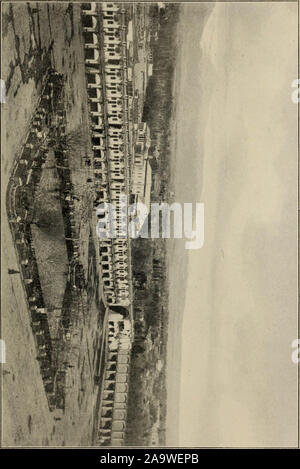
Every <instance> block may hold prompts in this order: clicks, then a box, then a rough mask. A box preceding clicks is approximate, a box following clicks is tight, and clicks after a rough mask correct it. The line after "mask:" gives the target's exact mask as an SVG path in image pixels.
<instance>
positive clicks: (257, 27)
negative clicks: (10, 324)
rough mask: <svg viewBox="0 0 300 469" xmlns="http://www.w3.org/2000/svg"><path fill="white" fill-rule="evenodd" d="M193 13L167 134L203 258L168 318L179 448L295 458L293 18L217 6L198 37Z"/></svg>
mask: <svg viewBox="0 0 300 469" xmlns="http://www.w3.org/2000/svg"><path fill="white" fill-rule="evenodd" d="M203 8H205V6H204V5H201V4H198V5H195V4H194V5H192V4H188V5H185V6H184V7H183V13H182V15H183V16H182V21H181V26H180V34H181V59H180V64H179V71H180V73H179V74H178V77H179V76H180V89H181V90H182V93H181V94H180V95H179V97H178V109H177V112H178V114H177V122H178V126H180V123H183V122H189V124H190V132H191V134H193V136H192V138H191V139H190V146H189V140H188V139H185V140H184V141H183V142H182V141H178V142H177V157H178V158H180V157H181V155H182V157H183V158H185V161H186V164H188V161H189V158H190V160H191V161H195V160H196V161H197V162H198V173H196V174H197V180H198V182H199V184H198V186H197V192H198V195H197V200H198V201H200V202H204V204H205V244H204V247H203V248H202V249H201V250H199V251H197V252H196V251H190V252H189V254H188V256H189V268H188V278H187V290H186V302H185V308H184V311H183V312H182V311H180V312H179V314H182V316H183V341H182V373H181V397H180V410H179V420H180V425H179V442H178V443H179V445H180V446H181V445H185V446H194V445H195V446H222V445H223V446H224V445H225V446H285V445H287V446H288V445H296V444H297V367H296V365H294V364H293V363H292V361H291V351H292V349H291V342H292V341H293V339H295V338H296V337H297V264H296V243H297V231H296V210H297V201H296V198H297V153H296V152H297V106H296V105H295V104H293V103H292V101H291V92H292V88H291V83H292V81H293V80H294V79H295V78H296V77H297V4H290V3H289V4H284V3H273V4H268V3H260V4H258V3H252V4H251V3H249V4H245V3H243V4H238V3H219V4H217V5H215V7H214V9H213V10H212V12H211V13H210V15H209V18H208V20H207V23H206V25H205V27H204V30H203V31H202V27H201V26H200V27H199V24H200V23H199V21H200V18H201V15H202V14H203V11H204V10H202V9H203ZM201 34H202V37H200V35H201ZM187 62H189V63H187ZM178 79H179V78H178ZM189 96H190V97H191V98H190V99H189ZM195 139H196V140H197V145H195ZM185 184H186V186H188V184H189V183H188V181H186V182H185ZM187 201H190V200H187ZM170 443H171V441H169V444H170Z"/></svg>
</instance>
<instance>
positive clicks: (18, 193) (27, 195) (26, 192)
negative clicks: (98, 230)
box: [6, 70, 62, 410]
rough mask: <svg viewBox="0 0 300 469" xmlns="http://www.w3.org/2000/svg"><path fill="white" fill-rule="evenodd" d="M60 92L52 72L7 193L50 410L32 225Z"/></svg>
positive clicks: (47, 339) (48, 357)
mask: <svg viewBox="0 0 300 469" xmlns="http://www.w3.org/2000/svg"><path fill="white" fill-rule="evenodd" d="M61 91H62V76H61V75H59V74H58V73H57V72H55V71H53V70H49V72H48V74H47V75H46V77H45V83H44V85H43V87H42V92H41V96H40V99H39V101H38V104H37V107H36V110H35V113H34V115H33V118H32V120H31V122H30V126H29V131H28V133H27V136H26V138H25V142H24V145H23V146H22V150H21V154H20V156H19V158H16V162H15V165H14V167H13V169H12V174H11V176H10V180H9V183H8V187H7V194H6V206H7V214H8V219H9V223H10V228H11V232H12V236H13V239H14V243H15V247H16V253H17V258H18V260H19V271H16V270H15V269H9V273H11V274H16V273H19V274H20V278H21V281H22V283H23V286H24V291H25V295H26V301H27V304H28V311H29V314H30V322H31V327H32V331H33V336H34V339H35V345H36V357H37V360H38V361H39V364H40V371H41V376H42V379H43V384H44V386H45V391H46V396H47V399H48V403H49V408H50V410H54V409H55V407H56V387H55V370H54V367H53V357H52V351H53V347H52V345H53V344H52V340H51V334H50V328H49V321H48V315H47V310H46V308H45V304H44V298H43V292H42V288H41V284H40V279H39V272H38V266H37V257H36V253H35V248H34V242H33V237H32V231H31V225H32V223H34V219H33V206H32V201H33V200H34V197H35V193H36V190H37V187H38V185H39V182H40V178H41V174H42V168H43V165H44V163H45V160H46V157H47V152H48V149H47V148H48V143H49V138H50V131H49V124H51V123H50V122H49V120H51V118H52V113H53V111H54V110H55V106H56V105H57V98H58V97H59V95H60V93H61ZM58 125H61V119H58Z"/></svg>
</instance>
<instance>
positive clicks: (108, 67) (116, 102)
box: [82, 3, 130, 306]
mask: <svg viewBox="0 0 300 469" xmlns="http://www.w3.org/2000/svg"><path fill="white" fill-rule="evenodd" d="M82 29H83V37H84V48H85V69H86V79H87V93H88V102H89V114H90V124H91V141H92V150H93V155H92V160H93V170H94V178H95V183H96V200H95V206H96V207H97V206H101V204H105V203H112V204H113V205H114V207H115V210H114V214H113V216H114V219H113V220H112V219H110V221H109V222H108V220H107V217H106V214H105V212H104V211H103V210H102V213H101V211H99V209H98V212H97V214H98V226H97V233H98V236H99V243H100V247H99V249H100V259H101V268H102V277H103V289H104V294H105V298H106V301H107V303H108V304H110V305H121V306H129V305H130V260H129V259H130V254H129V243H128V239H127V236H126V235H125V236H124V234H123V231H124V230H123V224H122V223H123V222H124V217H126V216H127V215H126V213H125V214H124V213H123V211H122V207H121V199H120V197H121V196H123V197H126V198H127V197H128V173H127V159H128V101H127V98H128V96H127V92H126V82H127V63H126V42H125V32H126V24H125V9H124V8H122V4H115V3H101V4H100V3H99V4H96V3H88V4H83V5H82ZM126 221H127V220H126ZM126 221H125V223H126ZM112 224H113V225H114V228H115V236H116V237H115V238H111V237H110V230H111V226H112Z"/></svg>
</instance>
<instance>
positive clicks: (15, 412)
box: [1, 2, 101, 447]
mask: <svg viewBox="0 0 300 469" xmlns="http://www.w3.org/2000/svg"><path fill="white" fill-rule="evenodd" d="M79 18H80V6H79V4H73V5H71V4H68V3H60V4H57V3H48V4H46V3H43V2H40V3H34V2H32V3H30V4H25V3H22V4H21V3H20V4H4V5H3V6H2V48H3V50H2V78H3V79H4V80H5V83H6V102H5V104H2V105H1V106H2V123H3V125H2V135H1V137H2V138H1V140H2V158H1V166H2V171H1V182H2V194H1V195H2V197H1V204H2V206H1V214H2V215H1V236H2V259H1V262H2V265H1V269H2V291H1V296H2V306H1V310H2V324H1V338H2V339H4V340H5V343H6V363H5V364H4V365H3V367H2V375H3V392H2V445H3V446H5V447H7V446H13V447H15V446H45V445H53V446H54V445H55V446H61V445H65V446H81V445H89V444H91V433H92V427H93V412H94V410H93V409H94V405H95V402H96V399H97V393H98V387H97V386H95V385H94V372H95V364H96V353H95V350H96V349H97V347H98V346H99V342H100V341H101V333H99V307H98V306H99V305H98V303H97V301H96V300H95V299H92V300H91V301H89V310H88V311H87V317H85V318H82V323H81V324H80V326H81V332H80V334H79V335H78V336H76V337H75V338H74V339H72V347H73V348H72V350H73V356H72V360H71V367H70V371H69V372H68V375H67V380H68V384H67V396H66V409H65V413H64V415H63V416H61V415H59V414H58V412H56V413H50V411H49V409H48V405H47V400H46V396H45V392H44V387H43V383H42V378H41V376H40V372H39V365H38V361H37V360H36V351H35V345H34V340H33V335H32V332H31V326H30V320H29V315H28V311H27V306H26V302H25V295H24V290H23V286H22V283H21V281H20V277H19V275H17V274H14V275H8V268H10V269H16V270H17V269H18V264H17V258H16V252H15V248H14V245H13V243H12V238H11V233H10V229H9V225H8V220H7V216H6V207H5V194H6V187H7V182H8V179H9V176H10V172H11V168H12V165H13V162H14V159H15V156H16V155H17V154H18V152H19V151H20V148H21V145H22V142H23V141H24V138H25V135H26V132H27V130H28V125H29V122H30V119H31V117H32V114H33V112H34V109H35V106H36V103H37V100H38V97H39V93H40V90H41V84H42V79H43V77H44V73H45V70H46V69H47V67H48V66H49V65H50V66H51V67H53V68H55V69H56V70H57V71H58V72H60V73H63V74H64V76H65V80H66V81H65V92H66V111H67V131H74V130H76V129H78V128H81V129H83V131H85V129H86V125H87V124H86V123H87V108H86V88H85V76H84V66H83V47H82V45H81V44H80V37H81V35H80V21H79ZM72 165H73V172H72V182H73V185H74V186H75V190H76V191H77V193H83V192H84V187H83V183H82V182H83V181H84V178H85V177H88V170H86V172H85V170H84V166H83V164H82V163H81V162H80V161H79V160H78V159H77V160H76V159H75V160H74V161H72ZM83 212H84V205H83V206H81V208H80V220H81V221H80V258H81V262H82V264H83V266H84V268H85V276H86V278H88V276H89V272H90V273H91V272H92V273H93V277H92V278H91V282H92V283H93V282H94V279H95V278H96V277H97V265H98V262H96V263H94V262H93V256H91V255H90V254H89V252H90V250H89V236H90V233H92V238H94V241H96V238H95V236H96V235H95V230H94V227H93V223H92V222H90V221H89V220H90V217H89V216H88V215H89V214H88V207H87V209H86V213H83ZM96 251H97V250H96ZM95 265H96V268H95V267H94V266H95ZM95 269H96V270H95ZM94 287H95V288H99V287H98V286H97V285H96V286H95V285H94ZM95 288H94V290H93V294H95Z"/></svg>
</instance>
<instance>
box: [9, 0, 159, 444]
mask: <svg viewBox="0 0 300 469" xmlns="http://www.w3.org/2000/svg"><path fill="white" fill-rule="evenodd" d="M158 5H159V6H157V5H156V6H155V8H156V10H155V11H156V14H157V18H159V15H160V11H161V10H162V11H164V9H165V6H164V4H158ZM10 8H12V7H10ZM152 9H153V7H152ZM70 11H71V10H66V12H67V13H68V14H70ZM13 13H14V12H13V10H12V9H11V10H10V13H9V14H10V15H11V17H12V18H13ZM36 13H39V11H38V10H30V14H31V15H32V17H34V14H36ZM48 15H49V10H48ZM70 17H71V16H70ZM74 19H76V25H77V27H78V34H77V35H78V38H77V40H79V42H80V49H79V48H77V49H76V54H78V55H79V57H78V59H77V66H78V67H80V73H81V75H80V79H81V85H84V87H83V89H82V88H81V100H82V105H81V107H82V108H84V113H83V117H82V120H84V123H83V124H82V126H76V128H72V125H73V123H72V120H71V117H72V110H70V105H69V104H68V103H69V102H70V99H69V93H70V91H69V89H68V83H69V77H66V75H65V74H64V73H63V71H62V70H60V69H59V67H55V58H54V57H55V53H53V49H55V44H54V47H53V42H52V43H51V44H52V45H51V44H50V50H49V51H48V55H47V57H45V58H44V61H45V63H43V68H44V72H43V76H42V81H41V84H40V85H39V88H38V89H39V97H38V99H37V101H36V105H35V108H34V109H33V111H32V116H31V119H30V121H29V122H28V124H27V130H26V135H25V136H24V138H23V141H22V142H21V149H19V150H18V151H17V154H16V156H15V158H14V162H13V165H12V166H11V168H10V170H9V179H8V182H7V187H6V213H7V217H8V223H9V228H10V232H11V235H12V238H13V244H14V247H15V252H16V256H17V265H9V266H8V276H9V277H10V278H16V277H17V276H18V277H19V278H20V281H21V283H22V288H23V292H24V295H25V301H26V305H27V306H26V307H27V311H28V315H29V321H30V327H31V330H32V334H33V338H34V343H35V349H36V352H35V353H36V360H37V362H38V365H39V370H40V375H41V378H42V383H43V387H44V392H45V395H46V398H47V403H48V408H49V411H50V413H51V415H52V416H53V419H54V420H55V422H56V424H57V426H58V427H59V425H60V423H61V422H62V423H61V426H62V428H63V424H64V423H63V422H64V420H65V419H66V415H67V414H68V412H70V411H71V408H72V406H73V403H72V402H71V401H72V397H71V394H72V392H73V390H74V385H75V382H77V380H78V373H76V368H77V367H78V366H79V368H80V369H81V371H80V380H79V382H78V385H77V386H78V389H79V390H78V397H77V400H78V403H79V404H80V406H82V405H85V408H86V409H87V408H88V406H89V407H90V406H91V405H92V406H93V412H92V415H91V417H90V419H89V424H88V425H89V427H90V439H91V440H92V441H91V443H92V444H93V445H104V446H108V445H111V446H122V445H124V444H125V440H126V423H127V421H128V399H129V394H130V386H131V383H130V376H131V373H132V370H131V360H132V349H133V346H134V344H135V340H137V343H140V336H141V335H142V336H143V335H145V331H144V328H145V323H144V321H145V320H144V319H143V314H144V313H143V311H144V307H145V306H144V305H145V299H143V298H144V296H145V295H144V293H143V292H145V291H146V290H145V288H146V284H147V280H146V278H144V277H145V273H143V271H141V269H139V268H137V263H136V261H135V256H136V253H135V251H136V247H135V245H132V241H131V239H130V237H129V233H128V232H126V231H125V233H124V228H123V227H124V223H125V226H128V224H129V222H130V221H131V220H132V219H135V220H136V219H137V218H136V217H137V216H138V209H137V208H136V209H134V207H135V206H136V207H138V206H139V205H138V204H140V203H142V204H144V205H145V206H146V207H147V209H148V210H149V207H150V201H151V197H153V184H154V185H155V178H157V168H158V160H157V159H158V157H159V153H158V152H157V151H156V152H155V151H153V145H152V143H151V131H150V127H149V125H148V123H147V121H146V120H144V117H143V114H144V106H145V102H146V92H147V87H148V83H149V80H150V79H151V77H152V76H153V66H154V58H153V56H154V48H155V44H156V42H157V40H158V33H159V28H160V23H159V21H158V20H156V21H150V6H149V5H147V4H125V3H107V2H102V3H83V4H77V5H73V6H72V21H73V22H74ZM71 32H72V31H71ZM73 34H74V31H73ZM78 64H79V65H78ZM10 91H11V90H10V89H9V88H8V90H7V92H8V96H9V93H10ZM73 102H74V101H73ZM151 145H152V151H151ZM155 175H156V176H155ZM156 184H157V183H156ZM154 192H155V191H154ZM122 197H123V198H124V197H125V199H126V203H127V204H128V205H129V204H130V206H131V208H132V207H133V210H132V213H129V214H128V213H127V212H126V213H125V214H124V213H123V211H122V206H121V202H122ZM109 203H111V204H114V207H115V210H114V216H113V218H110V219H109V222H108V221H107V217H106V214H105V211H104V210H103V209H102V207H105V206H106V204H109ZM124 217H125V218H124ZM112 226H113V227H114V228H115V233H116V236H115V237H110V236H109V234H110V230H111V228H112ZM140 228H141V226H138V230H139V229H140ZM132 249H133V250H134V251H133V252H132ZM160 250H161V247H158V248H157V253H156V259H155V258H153V263H152V261H150V262H151V266H152V267H151V269H153V282H154V284H155V282H156V284H157V285H158V284H159V282H160V281H161V279H162V278H163V275H164V274H163V264H161V260H159V257H157V256H159V255H160V253H161V251H160ZM155 252H156V251H155ZM151 275H152V274H151ZM53 276H54V277H53ZM54 278H55V280H54ZM151 278H152V277H151ZM154 284H153V285H154ZM151 288H152V287H151ZM156 288H157V287H156ZM153 294H154V295H155V292H154V293H153ZM156 294H157V293H156ZM159 295H160V294H159ZM160 301H161V300H160V299H159V300H158V303H157V304H158V305H159V304H160ZM159 307H160V306H159ZM160 321H161V320H160ZM143 324H144V325H143ZM136 326H137V327H138V329H137V331H138V333H137V334H136ZM141 327H142V329H141ZM160 327H161V326H159V325H158V330H160V329H159V328H160ZM161 330H162V329H161ZM143 331H144V332H143ZM162 333H163V334H164V333H165V332H163V330H162ZM149 334H152V335H153V331H152V332H151V328H150V329H149ZM149 337H150V336H149ZM83 340H84V342H85V350H82V341H83ZM147 340H149V339H147ZM160 340H161V339H159V337H157V339H155V342H157V344H156V345H155V347H157V352H155V353H156V354H157V357H158V358H157V359H159V364H158V365H157V371H156V373H157V376H159V374H160V373H161V370H162V369H163V365H162V363H163V362H162V361H161V359H160V358H159V357H160V356H161V351H162V348H161V345H160ZM150 344H152V341H151V340H150ZM151 347H153V346H152V345H151ZM135 348H136V345H135ZM153 350H154V349H153ZM75 351H76V352H75ZM78 351H80V352H78ZM78 353H79V355H78ZM76 356H77V357H78V363H77V364H76V360H75V359H74V357H76ZM87 357H88V369H87ZM87 374H88V376H89V378H87V376H86V375H87ZM155 376H156V375H154V377H155ZM87 379H88V383H89V384H88V386H87ZM75 388H76V386H75ZM71 389H72V391H71ZM88 393H89V397H87V394H88ZM83 395H84V396H85V401H84V400H83V398H82V396H83ZM157 418H158V419H159V414H158V417H157ZM155 427H157V419H156V420H155V424H154V427H153V431H154V434H153V432H152V433H151V435H152V436H151V437H150V436H149V438H151V439H152V440H153V444H154V443H155V442H156V444H157V443H158V440H157V438H158V433H157V431H158V429H159V425H158V427H157V430H154V428H155ZM155 433H156V436H155Z"/></svg>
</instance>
